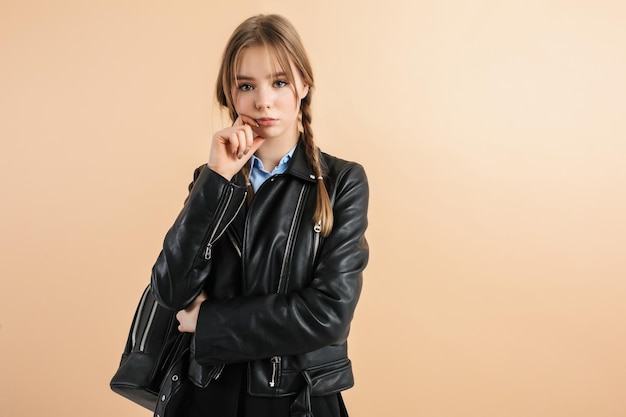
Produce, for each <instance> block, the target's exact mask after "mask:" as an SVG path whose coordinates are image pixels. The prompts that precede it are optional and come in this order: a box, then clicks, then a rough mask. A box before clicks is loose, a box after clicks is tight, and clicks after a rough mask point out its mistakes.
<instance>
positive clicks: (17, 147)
mask: <svg viewBox="0 0 626 417" xmlns="http://www.w3.org/2000/svg"><path fill="white" fill-rule="evenodd" d="M258 12H279V13H282V14H284V15H286V16H287V17H289V18H290V19H291V20H292V21H293V22H294V24H295V25H296V26H297V27H298V28H299V30H300V32H301V35H302V37H303V39H304V42H305V44H306V46H307V48H308V50H309V52H310V55H311V58H312V60H313V64H314V68H315V70H316V78H317V84H318V90H317V93H316V99H315V100H314V127H315V129H316V134H317V137H318V140H319V143H320V145H321V146H322V147H323V148H324V149H325V150H326V151H328V152H331V153H334V154H336V155H339V156H342V157H344V158H347V159H353V160H357V161H360V162H361V163H362V164H363V165H364V166H365V167H366V169H367V172H368V174H369V178H370V182H371V192H372V198H371V211H370V220H371V227H370V229H369V233H368V236H369V240H370V242H371V249H372V257H371V264H370V266H369V268H368V270H367V273H366V286H365V290H364V293H363V297H362V301H361V304H360V306H359V308H358V311H357V318H356V320H355V322H354V326H353V334H352V338H351V356H352V359H353V361H354V364H355V372H356V377H357V385H356V387H355V388H354V389H352V390H350V391H349V392H347V393H346V401H347V403H348V406H349V408H350V411H351V415H352V416H356V417H369V416H372V417H373V416H420V417H458V416H480V417H492V416H493V417H502V416H507V417H517V416H524V417H527V416H528V417H530V416H533V417H537V416H546V417H547V416H567V417H577V416H581V417H589V416H594V417H595V416H602V417H609V416H611V417H612V416H615V417H617V416H620V417H621V416H624V415H626V396H625V395H624V389H625V388H626V355H625V353H624V352H626V335H625V333H624V329H625V325H626V303H625V300H626V280H625V278H626V256H624V252H625V249H626V223H625V220H624V213H625V212H626V163H625V162H626V157H625V154H626V126H625V124H624V121H625V120H626V106H625V103H624V100H625V97H626V47H625V43H626V42H625V41H626V25H625V24H624V22H625V21H626V6H624V2H623V1H621V0H615V1H610V0H593V1H592V0H579V1H575V0H570V1H563V0H561V1H559V0H524V1H522V0H510V1H501V0H483V1H479V0H470V1H466V0H420V1H411V0H406V1H397V0H396V1H391V0H388V1H380V2H375V1H361V2H354V3H352V2H350V3H349V2H345V3H342V2H337V1H335V0H316V1H313V2H307V3H300V2H293V1H287V0H284V1H278V0H277V1H256V2H253V1H239V2H227V1H220V2H210V1H199V0H198V1H180V2H173V1H172V2H165V1H152V0H151V1H147V0H146V1H138V0H124V1H122V0H97V1H85V0H75V1H70V0H56V1H41V0H40V1H32V0H31V1H28V0H26V1H24V0H20V1H15V0H13V1H10V0H2V2H1V3H0V59H1V62H0V138H1V146H2V148H1V152H0V155H1V156H0V159H1V160H0V178H2V197H1V199H2V200H1V201H2V205H1V213H2V216H1V218H0V239H1V241H0V243H1V248H0V256H1V264H0V265H1V266H2V277H1V278H0V279H1V281H0V285H1V286H0V417H23V416H43V415H51V416H86V415H88V416H94V417H97V416H128V417H130V416H147V415H149V413H148V412H146V411H145V410H143V409H140V408H139V407H137V406H134V405H133V404H131V403H130V402H128V401H126V400H124V399H122V398H121V397H118V396H116V395H115V394H113V393H111V392H110V391H109V388H108V381H109V378H110V377H111V375H112V374H113V372H114V370H115V368H116V365H117V362H118V359H119V354H120V352H121V350H122V347H123V345H124V342H125V338H126V333H127V330H128V326H129V325H130V320H131V316H132V313H133V311H134V308H135V306H136V302H137V299H138V297H139V295H140V292H141V290H142V289H143V287H144V286H145V285H146V283H147V282H148V277H149V271H150V268H151V266H152V263H153V261H154V260H155V258H156V255H157V253H158V250H159V246H160V244H161V240H162V237H163V235H164V233H165V232H166V230H167V228H168V227H169V226H170V224H171V223H172V221H173V219H174V217H175V215H176V214H177V212H178V210H179V208H180V207H181V204H182V200H183V199H184V197H185V194H186V186H187V183H188V182H189V180H190V179H191V174H192V170H193V168H194V167H195V166H197V165H199V164H201V163H203V162H204V161H205V160H206V157H207V155H208V143H209V138H210V136H211V133H212V132H213V131H214V130H215V129H217V128H219V127H220V126H221V125H222V120H221V118H220V117H219V114H217V112H216V111H215V109H214V101H213V83H214V79H215V75H216V71H217V65H218V61H219V55H220V53H221V50H222V48H223V46H224V43H225V41H226V38H227V37H228V36H229V35H230V32H231V31H232V29H233V28H234V27H235V25H236V24H238V23H239V22H240V21H241V20H243V19H244V18H246V17H248V16H250V15H252V14H256V13H258Z"/></svg>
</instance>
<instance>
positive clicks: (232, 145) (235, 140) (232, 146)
mask: <svg viewBox="0 0 626 417" xmlns="http://www.w3.org/2000/svg"><path fill="white" fill-rule="evenodd" d="M228 147H229V149H228V150H229V151H230V153H231V155H237V150H238V149H239V131H237V130H235V131H232V132H230V134H229V135H228Z"/></svg>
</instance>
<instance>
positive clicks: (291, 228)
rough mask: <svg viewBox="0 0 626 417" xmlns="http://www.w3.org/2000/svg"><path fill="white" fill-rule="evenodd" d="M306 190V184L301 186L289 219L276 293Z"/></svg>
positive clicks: (278, 290) (289, 251) (289, 254)
mask: <svg viewBox="0 0 626 417" xmlns="http://www.w3.org/2000/svg"><path fill="white" fill-rule="evenodd" d="M305 190H306V184H305V185H303V186H302V189H300V195H299V196H298V203H297V204H296V210H295V212H294V214H293V219H291V226H290V227H289V235H288V236H287V243H286V244H285V256H284V257H283V264H282V265H281V267H280V275H279V276H280V278H279V280H278V288H277V289H276V293H280V290H281V288H282V285H283V280H284V278H285V268H286V267H287V258H288V257H289V256H291V242H292V241H293V235H294V234H295V233H294V232H295V229H296V223H297V219H298V213H299V212H300V208H301V206H302V200H303V197H304V191H305Z"/></svg>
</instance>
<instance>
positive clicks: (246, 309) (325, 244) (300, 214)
mask: <svg viewBox="0 0 626 417" xmlns="http://www.w3.org/2000/svg"><path fill="white" fill-rule="evenodd" d="M320 155H321V157H322V161H323V164H322V166H323V167H324V168H323V171H324V172H323V176H324V181H325V184H326V187H327V189H328V190H329V195H330V198H331V203H332V206H333V213H334V226H333V230H332V232H331V234H330V235H329V236H328V237H326V238H323V237H321V236H320V233H319V231H317V230H316V228H315V227H314V226H315V225H314V224H313V220H312V219H313V214H314V211H315V206H316V195H317V192H316V187H317V179H316V178H315V175H314V174H313V172H312V170H311V168H310V167H309V165H308V163H307V160H306V157H305V155H304V145H302V144H299V145H298V146H297V147H296V150H295V152H294V154H293V157H292V159H291V162H290V164H289V168H288V169H287V171H286V172H285V173H284V174H281V175H276V176H273V177H271V178H270V179H268V180H267V181H266V182H265V183H263V185H262V186H261V187H260V188H259V190H258V191H257V192H256V193H255V195H254V198H253V199H252V200H251V201H249V202H248V201H247V191H246V187H245V186H243V185H242V184H244V182H243V178H242V176H241V175H240V174H238V175H237V176H236V177H235V178H233V180H232V181H230V182H229V181H227V180H225V179H224V178H223V177H222V176H220V175H219V174H217V173H215V172H214V171H212V170H210V169H209V168H207V167H206V166H203V167H200V168H198V169H197V170H196V172H195V174H194V181H193V183H192V184H191V185H190V193H189V196H188V198H187V200H186V202H185V205H184V207H183V209H182V211H181V213H180V214H179V216H178V217H177V219H176V221H175V223H174V225H173V226H172V228H171V229H170V230H169V231H168V233H167V235H166V237H165V241H164V244H163V250H162V252H161V253H160V255H159V257H158V259H157V262H156V264H155V265H154V268H153V272H152V288H153V291H154V294H155V296H156V298H157V300H158V301H159V302H160V303H161V304H162V305H164V306H165V307H167V308H169V309H172V310H180V309H183V308H185V307H187V306H188V305H189V304H190V303H191V302H192V301H193V300H194V299H195V297H196V296H197V295H198V294H199V293H200V291H202V290H203V289H204V290H205V291H206V293H207V294H208V297H209V300H207V301H205V302H204V303H203V304H202V306H201V309H200V315H199V319H198V324H197V328H196V333H195V338H194V342H193V343H192V351H194V350H195V352H194V359H195V361H192V367H191V369H190V376H191V378H192V379H193V380H194V382H195V383H196V384H199V385H205V384H206V383H208V382H210V381H209V380H210V378H211V377H213V378H214V377H218V376H219V370H220V369H221V367H222V366H223V364H228V363H234V362H248V363H249V372H248V391H249V392H250V393H251V394H253V395H260V396H284V395H293V394H300V395H299V396H298V399H299V400H296V401H295V402H294V407H295V408H297V407H299V406H302V407H304V408H306V403H307V402H308V396H310V395H326V394H331V393H335V392H339V391H341V390H344V389H346V388H350V387H351V386H352V385H353V376H352V368H351V364H350V361H349V359H348V356H347V343H346V340H347V337H348V333H349V328H350V322H351V320H352V317H353V314H354V310H355V307H356V304H357V301H358V298H359V295H360V292H361V286H362V272H363V270H364V268H365V266H366V265H367V261H368V254H369V251H368V245H367V242H366V240H365V236H364V234H365V230H366V227H367V206H368V197H369V189H368V184H367V178H366V175H365V172H364V170H363V168H362V167H361V166H360V165H358V164H356V163H353V162H348V161H344V160H341V159H338V158H335V157H333V156H330V155H328V154H324V153H321V154H320ZM195 362H197V364H200V365H202V366H201V367H199V366H197V364H196V367H195V368H194V366H193V365H194V363H195ZM298 402H299V403H300V404H299V405H298V404H296V403H298ZM292 409H293V408H292ZM296 412H297V410H296V411H294V413H296ZM303 412H304V411H303Z"/></svg>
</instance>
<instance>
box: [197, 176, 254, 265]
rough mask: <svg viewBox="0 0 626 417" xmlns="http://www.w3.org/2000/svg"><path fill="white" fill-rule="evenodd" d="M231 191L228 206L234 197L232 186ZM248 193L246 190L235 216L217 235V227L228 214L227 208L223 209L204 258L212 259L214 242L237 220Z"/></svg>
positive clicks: (227, 201)
mask: <svg viewBox="0 0 626 417" xmlns="http://www.w3.org/2000/svg"><path fill="white" fill-rule="evenodd" d="M228 191H229V195H228V200H226V205H225V207H228V205H229V204H230V200H232V199H233V194H234V191H233V189H232V188H229V189H228ZM247 195H248V192H247V191H246V192H245V193H244V198H243V199H242V200H241V204H239V207H237V210H236V211H235V214H234V215H233V218H232V219H230V221H229V222H228V223H227V224H226V225H225V226H224V229H223V230H222V233H220V234H219V235H218V236H217V237H216V236H215V234H216V233H217V229H218V228H219V227H220V223H222V220H223V219H224V216H225V215H226V210H225V209H224V210H223V211H222V214H221V215H220V218H219V219H218V221H217V223H216V225H215V229H214V230H213V233H211V237H210V238H209V241H208V242H207V245H206V249H205V250H204V259H205V260H207V261H208V260H210V259H211V250H212V249H213V242H215V241H216V240H217V239H219V238H220V237H221V236H222V235H223V234H224V232H225V231H226V229H228V226H230V224H231V223H232V222H233V220H235V217H237V214H238V213H239V210H241V208H242V207H243V205H244V203H245V202H246V196H247Z"/></svg>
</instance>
